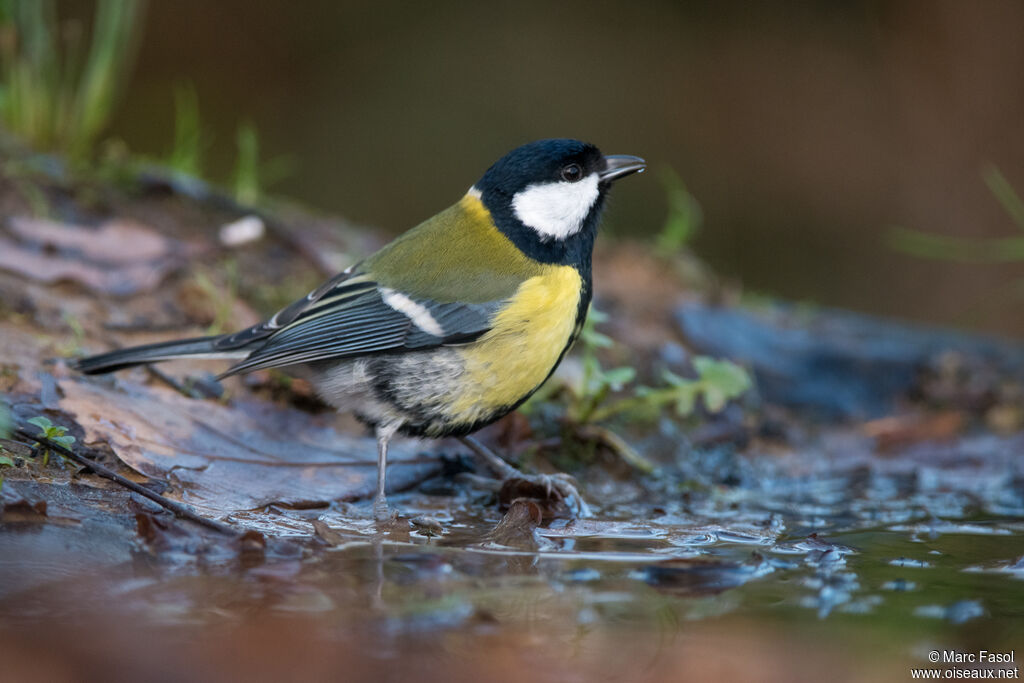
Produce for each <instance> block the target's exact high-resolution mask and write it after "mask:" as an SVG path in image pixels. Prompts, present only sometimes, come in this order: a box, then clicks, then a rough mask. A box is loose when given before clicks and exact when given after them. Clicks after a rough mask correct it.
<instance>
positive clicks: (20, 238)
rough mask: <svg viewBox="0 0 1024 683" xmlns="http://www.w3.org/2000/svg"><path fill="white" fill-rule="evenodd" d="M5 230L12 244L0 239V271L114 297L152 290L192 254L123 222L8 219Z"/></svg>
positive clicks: (189, 249) (182, 246) (178, 244)
mask: <svg viewBox="0 0 1024 683" xmlns="http://www.w3.org/2000/svg"><path fill="white" fill-rule="evenodd" d="M8 228H9V230H10V232H11V233H12V234H13V235H14V236H15V237H16V238H17V239H16V240H11V239H7V238H5V237H0V268H2V269H4V270H8V271H11V272H13V273H17V274H19V275H22V276H24V277H26V278H29V279H32V280H35V281H37V282H43V283H47V284H53V283H56V282H63V281H72V282H77V283H78V284H80V285H82V286H84V287H86V288H88V289H90V290H92V291H94V292H98V293H102V294H112V295H115V296H127V295H130V294H137V293H140V292H151V291H153V290H155V289H156V288H157V287H158V286H159V285H160V283H161V282H162V281H163V280H164V278H165V277H166V276H167V275H168V274H169V273H171V272H172V271H174V270H175V269H177V268H179V267H180V266H181V265H183V264H184V263H185V262H186V260H187V257H188V256H189V255H190V254H191V253H193V252H195V251H196V250H195V248H194V247H190V246H187V245H185V244H184V243H181V242H177V241H174V240H171V239H169V238H166V237H164V236H162V235H160V234H159V233H157V232H156V231H155V230H153V229H152V228H148V227H146V226H143V225H140V224H136V223H130V222H127V221H110V222H107V223H104V224H103V225H101V226H100V227H98V228H91V227H88V226H82V225H75V224H72V223H59V222H55V221H47V220H41V219H35V218H25V217H14V218H12V219H11V220H10V221H9V222H8Z"/></svg>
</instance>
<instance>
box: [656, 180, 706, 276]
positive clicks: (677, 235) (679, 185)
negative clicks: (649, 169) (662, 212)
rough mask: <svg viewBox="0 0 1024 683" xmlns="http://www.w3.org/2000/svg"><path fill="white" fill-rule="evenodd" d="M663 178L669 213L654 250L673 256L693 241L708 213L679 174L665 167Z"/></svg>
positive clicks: (662, 254) (658, 253)
mask: <svg viewBox="0 0 1024 683" xmlns="http://www.w3.org/2000/svg"><path fill="white" fill-rule="evenodd" d="M659 180H661V184H662V186H663V187H664V188H665V195H666V199H667V201H668V215H667V216H666V217H665V224H664V226H662V228H661V232H659V233H658V236H657V237H656V238H655V241H654V251H655V253H656V254H657V255H658V256H661V257H669V256H672V255H673V254H676V253H678V252H679V250H680V249H682V248H683V247H685V246H686V245H688V244H689V243H690V241H691V240H692V239H693V237H694V235H696V234H697V231H698V230H699V229H700V226H701V223H702V222H703V220H704V214H703V212H702V211H701V208H700V204H698V203H697V200H696V199H695V198H694V196H693V195H692V194H690V191H689V190H687V189H686V184H685V183H683V180H682V178H680V177H679V174H678V173H676V172H675V171H674V170H672V169H671V168H669V167H665V168H663V169H662V170H661V173H660V175H659Z"/></svg>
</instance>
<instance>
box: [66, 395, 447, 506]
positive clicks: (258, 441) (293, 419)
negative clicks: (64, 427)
mask: <svg viewBox="0 0 1024 683" xmlns="http://www.w3.org/2000/svg"><path fill="white" fill-rule="evenodd" d="M58 383H59V388H60V391H59V392H58V393H59V394H61V395H62V396H61V397H60V398H59V399H56V405H53V406H49V407H52V408H57V409H59V410H62V411H64V412H65V413H67V414H68V415H70V416H71V417H73V418H74V419H75V420H76V421H77V422H78V423H79V424H80V425H81V426H82V428H83V429H84V431H85V438H84V440H83V441H84V443H86V444H95V443H98V442H102V443H107V444H109V445H110V447H111V448H113V450H114V452H115V453H117V455H118V457H120V458H121V459H122V460H123V461H124V462H125V463H126V464H128V465H129V466H130V467H132V468H133V469H135V470H137V471H139V472H141V473H143V474H145V475H147V476H150V477H156V478H161V479H167V480H169V481H170V482H171V483H172V484H174V485H176V486H175V487H176V488H181V489H182V499H183V500H184V501H185V502H187V503H189V504H191V505H194V506H195V507H197V508H200V509H201V510H204V511H206V512H207V513H208V514H213V515H224V514H230V513H233V512H238V511H241V510H253V509H258V508H262V507H264V506H266V505H269V504H271V503H282V504H285V505H289V506H293V507H311V506H319V505H325V504H327V503H329V502H331V501H336V500H356V499H361V498H366V497H369V496H370V495H372V493H373V491H374V488H375V484H376V477H377V474H376V468H375V464H376V445H375V441H374V440H373V439H370V438H357V437H352V436H348V435H344V434H340V433H338V432H337V431H336V430H335V429H334V428H333V426H332V424H331V420H332V418H333V416H332V415H330V414H327V415H310V414H308V413H304V412H301V411H298V410H294V409H289V408H283V407H280V406H275V405H273V404H270V403H266V402H263V401H256V400H251V401H236V402H235V403H233V404H232V405H230V406H228V405H221V404H218V403H214V402H212V401H206V400H194V399H189V398H186V397H184V396H182V395H180V394H178V393H177V392H176V391H174V390H172V389H169V388H165V387H160V386H144V385H140V384H136V383H134V382H131V381H128V380H123V381H122V380H115V382H114V383H113V384H112V383H111V382H110V381H109V380H107V381H104V380H94V379H84V378H79V377H66V378H61V379H59V380H58ZM390 455H391V458H390V459H389V461H390V462H391V463H393V465H392V466H391V467H389V468H388V484H389V486H390V487H393V488H396V489H399V488H404V487H408V486H410V485H412V484H414V483H416V482H418V481H420V480H422V479H424V478H426V477H428V476H431V475H432V474H434V473H436V472H437V471H438V469H439V467H440V465H436V464H434V463H431V462H427V463H419V462H417V463H403V462H402V460H403V459H405V460H407V459H408V458H409V457H410V456H413V455H415V451H413V450H412V449H411V448H410V447H409V445H408V444H405V443H401V442H396V443H395V444H394V446H393V448H392V450H391V453H390Z"/></svg>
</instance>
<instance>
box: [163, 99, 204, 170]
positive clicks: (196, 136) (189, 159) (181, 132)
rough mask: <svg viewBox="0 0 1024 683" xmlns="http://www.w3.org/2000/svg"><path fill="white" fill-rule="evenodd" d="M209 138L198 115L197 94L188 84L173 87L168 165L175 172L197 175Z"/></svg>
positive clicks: (201, 168) (201, 167)
mask: <svg viewBox="0 0 1024 683" xmlns="http://www.w3.org/2000/svg"><path fill="white" fill-rule="evenodd" d="M208 146H209V138H208V136H207V135H206V133H205V131H204V130H203V125H202V122H201V121H200V118H199V96H198V95H196V89H195V88H194V87H193V86H192V85H191V84H181V85H178V86H177V87H175V89H174V146H173V147H172V148H171V153H170V154H169V155H168V157H167V161H166V164H167V167H168V168H170V169H171V171H173V172H174V173H177V174H180V175H186V176H192V177H196V178H198V177H199V176H200V174H201V173H202V170H203V154H204V153H205V152H206V148H207V147H208Z"/></svg>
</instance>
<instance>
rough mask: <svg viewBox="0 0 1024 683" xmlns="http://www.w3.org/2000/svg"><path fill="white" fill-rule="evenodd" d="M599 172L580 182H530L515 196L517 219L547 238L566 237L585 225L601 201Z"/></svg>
mask: <svg viewBox="0 0 1024 683" xmlns="http://www.w3.org/2000/svg"><path fill="white" fill-rule="evenodd" d="M597 183H598V177H597V174H596V173H592V174H590V175H589V176H587V177H586V178H584V179H583V180H581V181H579V182H578V183H564V182H559V183H544V184H542V185H530V186H529V187H527V188H526V189H525V190H522V191H521V192H518V193H516V196H515V197H513V198H512V210H513V211H514V212H515V214H516V218H518V219H519V220H520V221H522V223H523V225H527V226H529V227H531V228H533V229H534V230H536V231H537V232H538V233H539V234H540V236H541V238H543V239H559V240H562V239H565V238H566V237H569V236H570V235H574V234H576V233H577V232H579V231H580V228H582V227H583V221H584V220H585V219H586V217H587V214H589V213H590V209H591V208H592V207H593V206H594V202H596V201H597V195H598V190H597Z"/></svg>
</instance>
